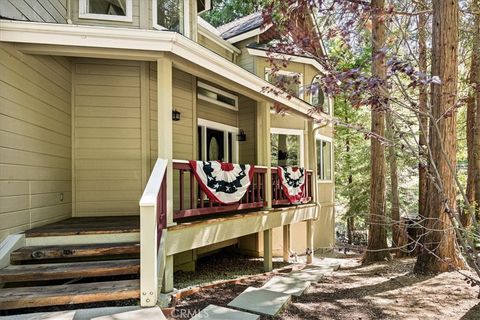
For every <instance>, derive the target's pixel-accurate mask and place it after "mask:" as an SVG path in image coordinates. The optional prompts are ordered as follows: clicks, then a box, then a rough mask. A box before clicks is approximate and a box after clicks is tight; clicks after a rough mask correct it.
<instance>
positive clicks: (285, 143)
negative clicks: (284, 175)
mask: <svg viewBox="0 0 480 320" xmlns="http://www.w3.org/2000/svg"><path fill="white" fill-rule="evenodd" d="M270 133H271V134H270V141H271V159H272V166H274V167H276V166H299V167H303V130H295V129H282V128H272V129H271V131H270Z"/></svg>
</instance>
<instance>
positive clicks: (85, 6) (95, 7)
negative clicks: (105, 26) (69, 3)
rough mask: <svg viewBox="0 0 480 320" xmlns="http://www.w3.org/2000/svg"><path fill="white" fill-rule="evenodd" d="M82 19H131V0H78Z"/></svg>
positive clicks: (129, 20) (127, 20)
mask: <svg viewBox="0 0 480 320" xmlns="http://www.w3.org/2000/svg"><path fill="white" fill-rule="evenodd" d="M78 13H79V14H78V17H79V18H82V19H96V20H113V21H126V22H131V21H132V0H80V1H79V10H78Z"/></svg>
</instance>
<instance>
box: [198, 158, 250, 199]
mask: <svg viewBox="0 0 480 320" xmlns="http://www.w3.org/2000/svg"><path fill="white" fill-rule="evenodd" d="M189 162H190V166H191V167H192V170H193V173H194V174H195V178H196V179H197V182H198V184H199V185H200V188H202V190H203V192H205V193H206V195H207V196H208V198H209V199H210V200H211V201H214V202H218V203H221V204H231V203H235V202H239V201H240V199H242V198H243V196H244V195H245V193H246V192H247V190H248V187H249V186H250V184H251V183H252V179H253V169H254V166H253V165H248V164H233V163H225V162H219V161H189Z"/></svg>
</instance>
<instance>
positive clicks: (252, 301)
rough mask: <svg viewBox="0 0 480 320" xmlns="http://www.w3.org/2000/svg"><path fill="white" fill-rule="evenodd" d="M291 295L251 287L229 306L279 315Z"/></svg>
mask: <svg viewBox="0 0 480 320" xmlns="http://www.w3.org/2000/svg"><path fill="white" fill-rule="evenodd" d="M290 299H291V295H289V294H284V293H280V292H275V291H270V290H265V289H262V288H253V287H249V288H247V289H246V290H245V291H243V292H242V293H241V294H240V295H239V296H238V297H236V298H235V299H233V301H232V302H230V303H229V304H228V306H229V307H233V308H237V309H241V310H246V311H250V312H254V313H258V314H264V315H269V316H275V315H277V314H278V313H279V312H280V310H282V308H283V307H284V306H285V305H286V304H287V303H288V302H289V301H290Z"/></svg>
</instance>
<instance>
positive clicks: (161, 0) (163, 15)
mask: <svg viewBox="0 0 480 320" xmlns="http://www.w3.org/2000/svg"><path fill="white" fill-rule="evenodd" d="M152 1H153V2H152V3H153V5H152V8H153V27H154V28H155V29H158V30H171V31H176V32H179V33H182V34H183V33H184V25H185V22H184V17H185V16H184V12H185V7H186V6H188V1H187V0H152ZM185 3H186V5H185Z"/></svg>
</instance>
